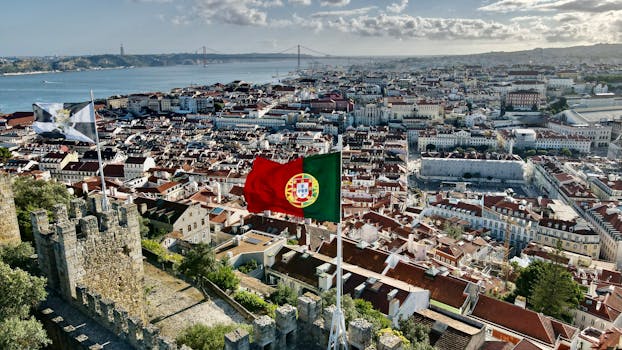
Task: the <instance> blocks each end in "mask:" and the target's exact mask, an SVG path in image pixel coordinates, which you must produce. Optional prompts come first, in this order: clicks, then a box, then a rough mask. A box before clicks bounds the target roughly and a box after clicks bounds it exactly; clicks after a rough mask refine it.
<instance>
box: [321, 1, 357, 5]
mask: <svg viewBox="0 0 622 350" xmlns="http://www.w3.org/2000/svg"><path fill="white" fill-rule="evenodd" d="M349 3H350V0H322V2H320V5H322V6H346V5H348V4H349Z"/></svg>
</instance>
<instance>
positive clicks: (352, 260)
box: [318, 238, 389, 273]
mask: <svg viewBox="0 0 622 350" xmlns="http://www.w3.org/2000/svg"><path fill="white" fill-rule="evenodd" d="M342 242H343V245H342V248H343V250H342V251H343V262H345V263H347V264H352V265H356V266H359V267H361V268H364V269H367V270H370V271H373V272H376V273H381V272H382V271H383V270H384V268H385V265H386V264H385V261H386V260H387V258H388V257H389V254H388V253H385V252H381V251H379V250H376V249H372V248H358V247H357V246H356V243H354V242H353V241H351V240H349V239H347V238H344V239H343V240H342ZM318 253H320V254H323V255H326V256H330V257H336V256H337V240H336V239H333V240H332V241H331V242H323V243H322V245H321V246H320V250H319V251H318Z"/></svg>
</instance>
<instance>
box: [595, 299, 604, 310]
mask: <svg viewBox="0 0 622 350" xmlns="http://www.w3.org/2000/svg"><path fill="white" fill-rule="evenodd" d="M602 306H603V302H602V301H601V300H599V301H597V302H596V311H598V310H600V308H601V307H602Z"/></svg>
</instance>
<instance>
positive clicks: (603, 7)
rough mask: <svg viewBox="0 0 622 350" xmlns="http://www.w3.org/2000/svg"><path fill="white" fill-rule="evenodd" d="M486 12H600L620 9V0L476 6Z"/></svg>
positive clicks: (521, 0) (532, 0)
mask: <svg viewBox="0 0 622 350" xmlns="http://www.w3.org/2000/svg"><path fill="white" fill-rule="evenodd" d="M478 10H480V11H488V12H501V13H508V12H519V11H560V12H589V13H602V12H607V11H619V10H622V0H500V1H496V2H493V3H491V4H488V5H485V6H482V7H480V8H478Z"/></svg>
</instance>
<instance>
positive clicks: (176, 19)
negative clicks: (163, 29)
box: [171, 15, 191, 26]
mask: <svg viewBox="0 0 622 350" xmlns="http://www.w3.org/2000/svg"><path fill="white" fill-rule="evenodd" d="M190 22H191V19H190V18H188V16H183V15H179V16H173V18H171V23H173V24H174V25H176V26H179V25H186V24H189V23H190Z"/></svg>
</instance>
